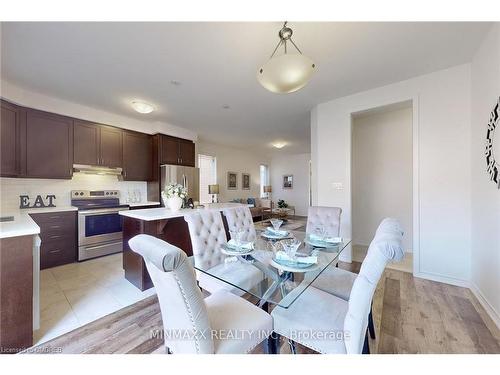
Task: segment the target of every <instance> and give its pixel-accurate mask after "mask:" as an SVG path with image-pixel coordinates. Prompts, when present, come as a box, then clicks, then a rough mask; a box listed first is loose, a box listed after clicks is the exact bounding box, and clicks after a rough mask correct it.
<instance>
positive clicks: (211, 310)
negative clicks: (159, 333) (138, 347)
mask: <svg viewBox="0 0 500 375" xmlns="http://www.w3.org/2000/svg"><path fill="white" fill-rule="evenodd" d="M129 245H130V248H131V249H132V250H133V251H135V252H136V253H138V254H140V255H141V256H142V257H143V259H144V262H145V263H146V267H147V269H148V272H149V275H150V276H151V280H152V281H153V284H154V286H155V289H156V294H157V295H158V300H159V302H160V309H161V315H162V320H163V330H164V332H163V336H164V339H165V346H166V347H167V348H168V349H169V350H170V351H171V352H172V353H174V354H185V353H188V354H189V353H192V354H212V353H216V354H219V353H223V354H229V353H235V354H244V353H248V352H250V351H251V350H252V349H253V348H254V347H256V346H257V345H258V344H259V343H261V342H262V341H263V340H265V339H266V338H267V335H266V334H265V332H271V330H272V325H273V322H272V318H271V316H270V315H269V314H268V313H266V312H265V311H264V310H262V309H260V308H258V307H257V306H254V305H253V304H251V303H250V302H248V301H246V300H244V299H243V298H240V297H237V296H235V295H233V294H231V293H229V292H224V291H219V292H218V293H215V294H212V295H210V296H209V297H207V298H206V299H205V300H204V299H203V296H202V294H201V291H200V289H199V288H198V286H197V285H196V276H195V272H194V269H193V267H192V265H191V263H190V261H189V260H188V259H187V257H186V254H185V253H184V252H183V251H182V250H181V249H179V248H177V247H175V246H172V245H170V244H169V243H167V242H165V241H162V240H160V239H158V238H155V237H152V236H148V235H145V234H140V235H138V236H135V237H134V238H132V239H131V240H130V241H129ZM228 333H232V334H233V335H232V336H231V335H229V334H228ZM179 337H182V339H179Z"/></svg>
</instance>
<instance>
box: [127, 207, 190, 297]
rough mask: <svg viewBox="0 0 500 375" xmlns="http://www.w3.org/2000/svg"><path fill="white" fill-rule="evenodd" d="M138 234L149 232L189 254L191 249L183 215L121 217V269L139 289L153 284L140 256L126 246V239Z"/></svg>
mask: <svg viewBox="0 0 500 375" xmlns="http://www.w3.org/2000/svg"><path fill="white" fill-rule="evenodd" d="M138 234H149V235H151V236H153V237H157V238H160V239H162V240H164V241H166V242H168V243H170V244H172V245H174V246H177V247H178V248H180V249H182V250H184V252H185V253H186V254H187V255H188V256H191V255H193V250H192V247H191V239H190V237H189V229H188V225H187V223H186V221H185V220H184V217H183V216H181V217H175V218H170V219H161V220H152V221H145V220H140V219H136V218H132V217H127V216H124V217H123V269H124V270H125V278H126V279H127V280H128V281H130V282H131V283H132V284H134V285H135V286H136V287H137V288H139V289H140V290H143V291H144V290H146V289H149V288H151V287H152V286H153V283H152V282H151V278H150V277H149V274H148V270H147V269H146V265H145V264H144V261H143V259H142V257H141V256H140V255H139V254H136V253H135V252H133V251H132V250H131V249H130V247H129V246H128V241H129V240H130V239H131V238H132V237H134V236H137V235H138Z"/></svg>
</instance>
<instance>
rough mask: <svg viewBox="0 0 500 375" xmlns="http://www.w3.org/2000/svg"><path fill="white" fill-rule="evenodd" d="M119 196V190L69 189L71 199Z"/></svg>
mask: <svg viewBox="0 0 500 375" xmlns="http://www.w3.org/2000/svg"><path fill="white" fill-rule="evenodd" d="M119 197H120V191H119V190H71V199H99V198H101V199H102V198H119Z"/></svg>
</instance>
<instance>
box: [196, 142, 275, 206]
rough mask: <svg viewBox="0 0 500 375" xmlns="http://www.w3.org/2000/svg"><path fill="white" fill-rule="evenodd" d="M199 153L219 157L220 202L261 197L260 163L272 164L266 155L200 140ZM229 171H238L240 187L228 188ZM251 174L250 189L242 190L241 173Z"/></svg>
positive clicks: (218, 181)
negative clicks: (235, 188)
mask: <svg viewBox="0 0 500 375" xmlns="http://www.w3.org/2000/svg"><path fill="white" fill-rule="evenodd" d="M196 151H197V153H199V154H204V155H210V156H215V157H216V158H217V183H218V184H219V189H220V194H219V202H228V201H230V200H232V199H236V198H258V197H260V165H261V164H267V165H269V164H270V161H269V159H268V158H267V157H266V156H263V155H260V154H259V153H254V152H251V151H246V150H241V149H239V148H235V147H231V146H226V145H219V144H214V143H208V142H204V141H202V140H200V141H199V142H198V144H197V150H196ZM227 172H237V173H238V189H237V190H227ZM242 173H249V174H250V190H242V188H241V187H242V184H241V178H242V177H241V174H242Z"/></svg>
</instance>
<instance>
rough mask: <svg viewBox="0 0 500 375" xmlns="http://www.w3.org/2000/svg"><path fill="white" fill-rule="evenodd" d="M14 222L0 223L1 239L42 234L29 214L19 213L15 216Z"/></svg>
mask: <svg viewBox="0 0 500 375" xmlns="http://www.w3.org/2000/svg"><path fill="white" fill-rule="evenodd" d="M2 216H14V221H6V222H1V223H0V238H10V237H20V236H30V235H34V234H39V233H40V227H39V226H38V225H37V224H36V223H35V221H34V220H33V219H32V218H31V217H30V216H29V215H28V214H27V213H17V214H14V215H12V214H11V215H3V214H2Z"/></svg>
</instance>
